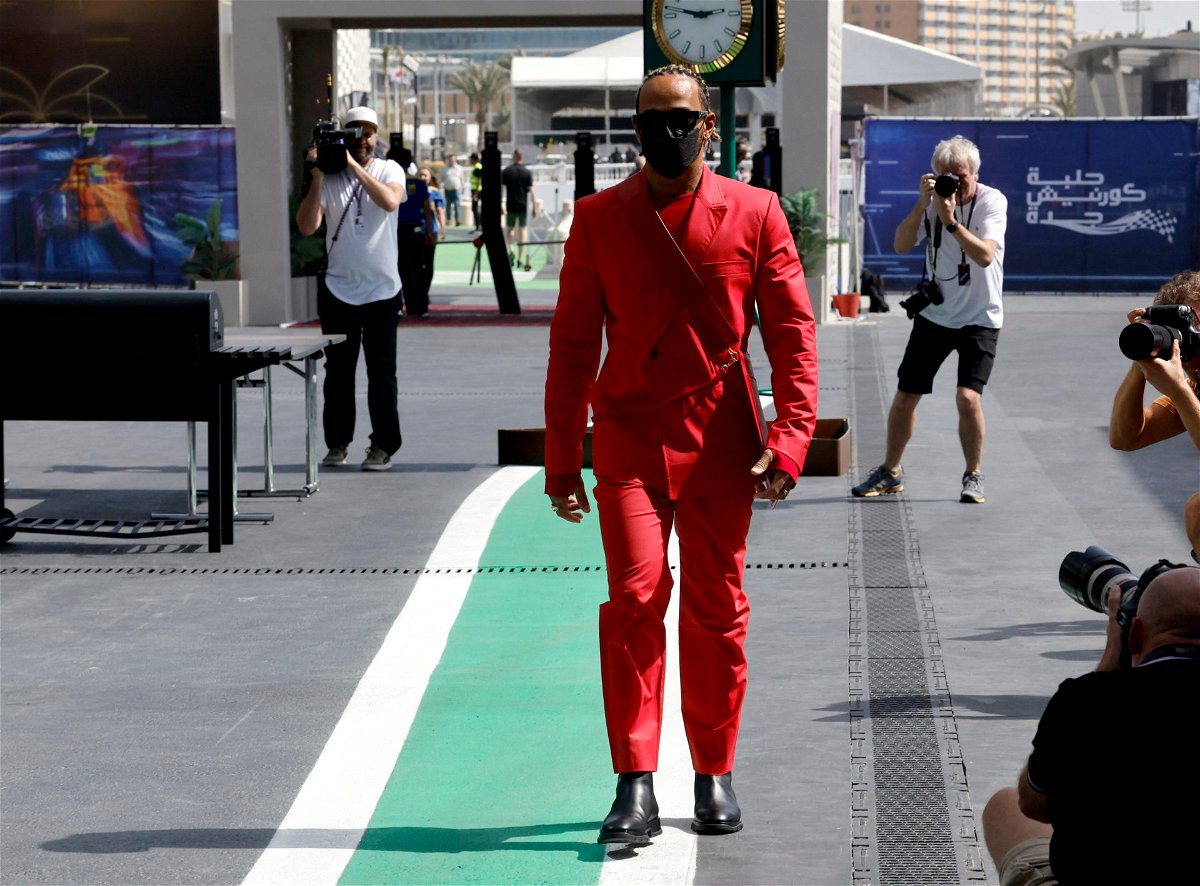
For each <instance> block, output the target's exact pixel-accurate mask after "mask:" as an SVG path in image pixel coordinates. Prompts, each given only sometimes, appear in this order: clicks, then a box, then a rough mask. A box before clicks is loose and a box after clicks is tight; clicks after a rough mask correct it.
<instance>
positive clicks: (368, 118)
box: [342, 105, 379, 129]
mask: <svg viewBox="0 0 1200 886" xmlns="http://www.w3.org/2000/svg"><path fill="white" fill-rule="evenodd" d="M352 123H370V124H371V125H372V126H374V127H375V128H376V129H378V128H379V115H378V114H376V113H375V112H374V111H372V110H371V109H370V108H368V107H365V106H362V105H360V106H359V107H357V108H351V109H350V110H348V111H347V112H346V113H345V114H344V115H343V116H342V125H343V126H349V125H350V124H352Z"/></svg>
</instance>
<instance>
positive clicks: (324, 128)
mask: <svg viewBox="0 0 1200 886" xmlns="http://www.w3.org/2000/svg"><path fill="white" fill-rule="evenodd" d="M360 138H362V127H361V126H347V127H346V128H345V129H341V128H340V127H339V126H338V123H337V121H336V120H321V121H320V122H318V123H317V125H316V126H314V127H313V131H312V145H311V146H310V147H315V148H316V149H317V169H319V170H321V171H322V172H323V173H325V174H326V175H333V174H334V173H338V172H341V171H342V170H343V169H345V168H346V151H347V149H349V148H350V147H351V146H352V145H353V144H354V143H355V142H357V141H358V140H359V139H360Z"/></svg>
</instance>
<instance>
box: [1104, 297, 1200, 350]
mask: <svg viewBox="0 0 1200 886" xmlns="http://www.w3.org/2000/svg"><path fill="white" fill-rule="evenodd" d="M1173 341H1177V342H1179V359H1180V360H1182V361H1183V362H1184V363H1186V362H1187V361H1188V360H1191V359H1192V358H1193V357H1194V356H1196V354H1197V353H1200V325H1198V323H1197V320H1196V312H1195V311H1194V310H1192V309H1191V308H1190V307H1188V306H1187V305H1154V306H1153V307H1149V308H1146V313H1145V314H1143V315H1142V322H1141V323H1130V324H1129V325H1128V326H1126V327H1125V328H1124V329H1122V330H1121V337H1120V339H1118V342H1117V343H1118V344H1119V345H1120V347H1121V353H1122V354H1124V355H1125V356H1126V357H1128V358H1129V359H1130V360H1148V359H1150V358H1151V357H1158V359H1160V360H1170V359H1171V342H1173Z"/></svg>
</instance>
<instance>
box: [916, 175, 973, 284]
mask: <svg viewBox="0 0 1200 886" xmlns="http://www.w3.org/2000/svg"><path fill="white" fill-rule="evenodd" d="M978 200H979V191H976V192H975V196H974V197H972V198H971V211H970V212H968V213H967V220H966V221H965V222H964V221H962V207H961V206H957V207H955V212H956V213H957V214H956V216H955V218H956V219H958V222H959V224H961V225H965V226H966V228H967V230H970V229H971V219H973V218H974V217H975V204H976V202H978ZM934 219H935V221H934V223H933V229H932V231H931V230H930V225H929V213H926V214H925V237H926V238H927V239H928V240H929V242H930V244H931V245H932V247H933V258H931V259H930V260H929V261H927V262H926V264H927V265H928V266H929V267H928V271H929V279H930V280H937V279H938V276H937V256H938V250H939V249H940V248H941V246H942V219H941V217H940V216H938V215H937V213H936V212H935V213H934ZM958 261H959V264H960V265H965V264H966V263H967V251H966V250H965V249H963V248H962V247H961V246H960V247H959V259H958ZM925 272H926V269H925V268H922V269H921V279H922V280H924V279H925ZM941 279H943V280H955V279H957V275H954V276H950V277H943V278H941Z"/></svg>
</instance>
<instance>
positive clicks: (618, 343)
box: [545, 168, 817, 497]
mask: <svg viewBox="0 0 1200 886" xmlns="http://www.w3.org/2000/svg"><path fill="white" fill-rule="evenodd" d="M661 224H662V223H661V222H660V221H659V218H658V216H657V214H656V212H655V208H654V204H653V203H652V201H651V198H650V193H649V188H648V186H647V183H646V180H645V172H642V173H640V174H638V175H635V176H632V177H630V178H628V179H626V180H625V181H624V182H622V183H621V184H619V185H617V186H615V187H612V188H608V189H607V190H604V191H601V192H600V193H598V194H594V195H592V196H589V197H585V198H583V199H581V200H580V201H579V202H578V204H577V205H576V207H575V218H574V221H573V222H572V226H571V234H570V237H569V239H568V241H567V244H566V249H565V257H564V261H563V268H562V274H561V277H560V291H559V298H558V306H557V308H556V310H555V314H554V320H553V322H552V324H551V327H550V362H549V369H548V373H547V379H546V401H545V405H546V474H547V486H546V491H547V493H550V494H555V495H567V494H570V493H572V492H574V489H575V484H576V483H577V482H578V479H579V476H580V471H581V466H582V459H583V447H582V443H583V436H584V432H585V430H586V426H587V413H588V406H589V405H590V406H591V408H592V411H593V415H594V419H595V433H594V439H593V464H594V467H595V471H596V474H597V476H609V477H615V478H619V479H634V478H637V479H642V480H646V481H648V482H652V483H654V485H656V486H657V485H658V482H663V481H665V483H666V486H665V487H658V488H665V490H666V491H669V492H670V494H671V495H672V497H675V496H677V495H679V494H680V492H681V491H682V490H683V488H684V484H685V482H688V481H689V480H690V481H691V482H688V487H689V489H693V488H699V489H711V490H713V491H717V490H731V489H739V490H741V489H744V490H746V491H749V490H750V489H751V488H752V480H751V478H750V468H751V466H752V465H753V464H754V462H755V461H756V460H757V459H758V457H759V455H761V451H760V450H759V448H758V446H759V442H758V436H757V429H756V428H755V418H754V414H753V412H752V411H751V409H750V408H749V403H748V398H747V397H746V396H745V388H744V386H741V385H739V384H737V382H736V379H737V378H738V376H737V375H736V373H737V372H738V368H737V367H736V366H735V367H734V368H733V369H732V370H730V372H729V374H728V375H725V373H724V372H722V369H721V367H722V364H723V362H725V361H724V360H723V359H722V355H721V354H720V352H719V351H717V350H716V349H715V348H714V346H713V345H712V343H711V342H707V343H706V342H702V341H701V339H700V336H699V335H698V334H697V332H696V329H695V328H694V324H693V323H692V322H691V316H690V315H689V312H688V311H687V310H684V308H683V307H682V305H681V301H680V300H681V299H687V300H696V301H695V302H694V304H695V305H698V304H699V301H702V300H706V299H707V298H708V296H707V295H706V294H705V293H704V292H700V291H697V289H698V284H697V283H696V282H695V279H694V278H693V277H689V278H688V279H679V277H680V276H681V275H678V274H672V273H671V269H672V268H677V267H678V265H677V264H676V265H672V263H671V262H669V261H666V260H665V258H664V256H663V255H661V254H656V253H655V251H654V249H655V247H653V246H651V245H650V244H652V243H653V242H654V241H655V239H656V238H655V236H654V235H655V234H659V232H656V231H653V230H652V229H651V226H655V225H658V226H661ZM657 239H658V242H659V244H660V245H661V242H662V241H661V234H659V236H658V238H657ZM668 245H669V243H668ZM679 247H680V249H681V250H682V251H683V253H684V255H685V256H686V257H687V258H688V260H689V262H690V263H691V265H692V267H693V268H694V269H695V271H696V274H697V275H698V276H699V278H700V280H702V281H703V283H704V285H705V286H707V288H708V290H709V292H710V293H711V294H712V297H713V299H714V300H715V302H716V304H717V306H718V307H719V308H720V310H721V313H722V314H723V315H724V316H725V318H726V320H727V321H728V322H729V324H730V325H731V326H732V327H733V332H734V334H736V336H737V340H738V342H739V343H740V345H741V348H742V350H743V351H745V349H746V344H747V342H748V340H749V336H750V329H751V325H752V323H753V318H754V316H755V307H756V306H757V312H758V317H759V319H760V326H761V328H762V336H763V343H764V345H765V347H766V351H767V356H768V358H769V359H770V362H771V389H772V392H773V394H774V399H775V408H776V414H777V418H776V420H775V422H774V424H773V425H772V427H771V430H770V434H769V436H768V440H767V445H768V446H769V447H770V448H771V449H773V450H775V451H776V452H780V453H784V454H786V455H787V456H789V457H790V458H791V459H792V460H794V461H795V463H796V465H797V467H801V466H803V464H804V457H805V454H806V453H807V452H808V446H809V442H810V440H811V438H812V432H813V427H814V425H815V422H816V408H817V354H816V329H815V324H814V321H813V314H812V307H811V305H810V304H809V299H808V290H807V288H806V286H805V283H804V272H803V269H802V268H801V266H800V262H799V259H798V257H797V255H796V249H795V244H794V243H793V240H792V236H791V233H790V231H789V230H788V225H787V220H786V218H785V217H784V214H783V211H782V210H781V209H780V207H779V201H778V198H777V197H776V195H775V194H774V193H773V192H771V191H768V190H763V189H760V188H753V187H750V186H749V185H746V184H743V183H741V182H738V181H735V180H733V179H730V178H724V177H721V176H717V175H715V174H713V173H712V172H710V171H709V170H708V169H707V168H705V169H704V172H703V175H702V177H701V182H700V186H699V189H698V191H697V194H696V200H695V202H694V203H693V204H692V209H691V211H690V215H689V217H688V221H687V225H686V231H685V234H684V236H683V239H682V241H681V242H679ZM689 303H693V302H689ZM695 310H699V307H694V308H693V311H695ZM710 310H711V309H710ZM602 332H603V333H604V334H605V335H606V337H607V342H608V351H607V356H606V357H605V360H604V366H603V368H602V369H601V370H600V372H599V377H597V367H598V366H599V363H600V354H601V345H602V341H601V334H602ZM739 389H740V390H739ZM731 399H736V400H738V402H739V403H740V404H741V405H740V406H739V407H738V408H736V409H734V408H733V407H731V406H729V405H728V404H729V401H730V400H731ZM722 404H723V405H722ZM655 481H658V482H655Z"/></svg>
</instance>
